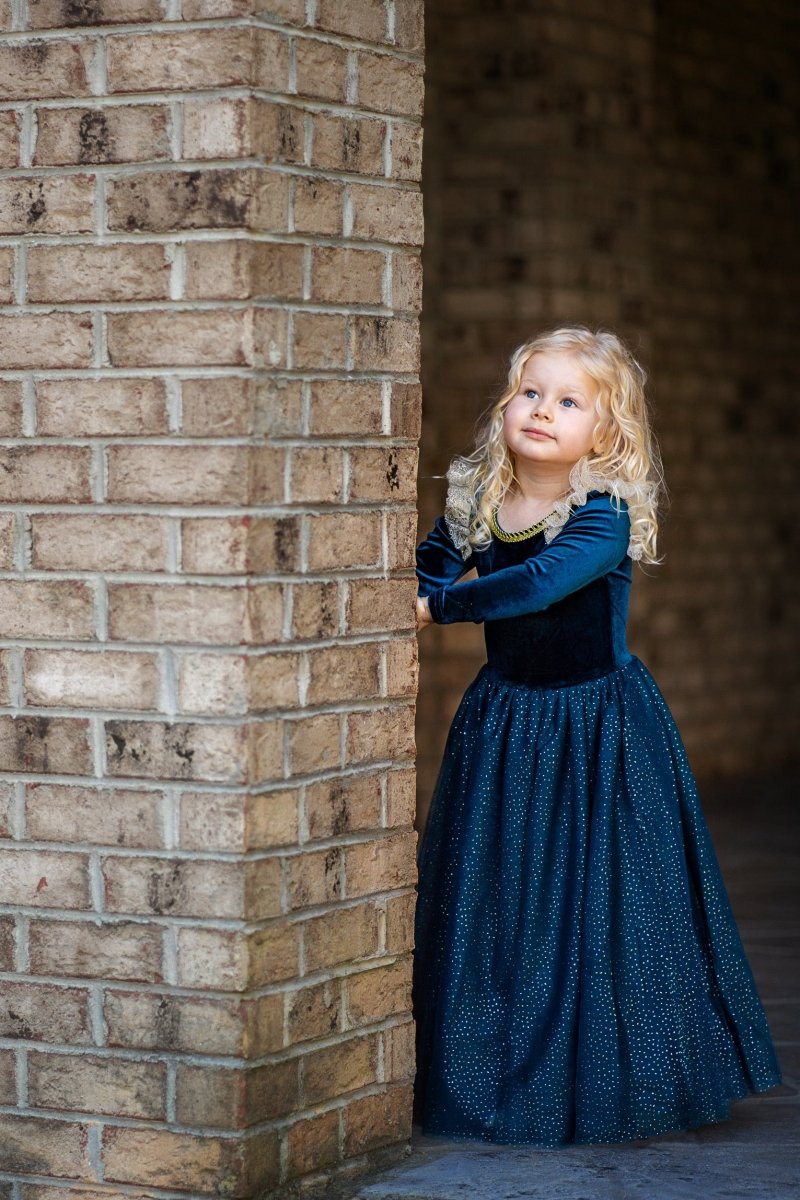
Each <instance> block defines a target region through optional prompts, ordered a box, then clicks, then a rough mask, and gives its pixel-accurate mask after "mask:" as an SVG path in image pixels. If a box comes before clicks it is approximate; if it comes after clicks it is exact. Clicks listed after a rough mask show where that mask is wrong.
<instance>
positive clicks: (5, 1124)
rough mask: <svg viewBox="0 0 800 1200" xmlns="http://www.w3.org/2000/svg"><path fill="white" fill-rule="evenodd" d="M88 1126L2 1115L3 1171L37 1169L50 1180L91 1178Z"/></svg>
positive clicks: (26, 1171)
mask: <svg viewBox="0 0 800 1200" xmlns="http://www.w3.org/2000/svg"><path fill="white" fill-rule="evenodd" d="M88 1139H89V1132H88V1126H87V1125H85V1124H82V1123H81V1122H79V1121H56V1120H53V1121H50V1120H47V1119H46V1118H45V1117H40V1116H37V1117H15V1116H13V1115H8V1114H6V1113H3V1114H2V1115H0V1144H2V1146H3V1170H4V1171H7V1172H8V1171H15V1172H25V1173H26V1174H27V1173H28V1172H29V1171H30V1165H31V1163H32V1162H35V1163H36V1170H37V1171H39V1172H41V1173H42V1174H44V1175H48V1176H51V1177H55V1176H58V1177H63V1178H65V1179H66V1178H68V1179H75V1180H77V1179H90V1178H91V1175H92V1168H91V1165H90V1160H89V1151H88Z"/></svg>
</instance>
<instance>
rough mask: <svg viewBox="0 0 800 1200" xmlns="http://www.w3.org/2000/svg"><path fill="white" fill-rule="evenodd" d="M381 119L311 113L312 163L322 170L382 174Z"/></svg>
mask: <svg viewBox="0 0 800 1200" xmlns="http://www.w3.org/2000/svg"><path fill="white" fill-rule="evenodd" d="M385 137H386V124H385V122H384V121H375V120H365V119H360V118H357V117H341V116H338V115H336V114H333V113H315V114H314V139H313V142H312V151H311V164H310V165H311V166H312V167H316V168H317V169H318V170H321V171H348V172H352V173H354V174H362V175H383V173H384V171H383V145H384V140H385Z"/></svg>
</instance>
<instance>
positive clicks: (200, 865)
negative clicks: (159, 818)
mask: <svg viewBox="0 0 800 1200" xmlns="http://www.w3.org/2000/svg"><path fill="white" fill-rule="evenodd" d="M102 870H103V879H104V888H105V890H104V898H105V904H106V908H107V909H108V911H109V912H118V913H147V914H149V913H156V914H158V915H159V916H175V917H207V918H218V919H223V918H225V919H230V920H236V919H240V920H246V919H248V918H249V917H250V916H251V915H258V916H259V917H261V918H265V917H272V916H278V915H280V911H281V906H280V900H281V864H280V861H279V860H278V859H277V858H270V859H262V860H261V861H258V862H249V863H243V864H242V863H236V862H213V861H211V860H209V859H203V860H201V861H199V862H192V861H191V860H189V859H175V858H172V859H168V858H161V859H159V858H150V857H148V858H138V859H137V858H133V857H130V856H127V857H125V858H114V857H113V856H111V857H108V858H105V859H104V860H103V865H102ZM254 898H255V903H254ZM254 910H256V911H254Z"/></svg>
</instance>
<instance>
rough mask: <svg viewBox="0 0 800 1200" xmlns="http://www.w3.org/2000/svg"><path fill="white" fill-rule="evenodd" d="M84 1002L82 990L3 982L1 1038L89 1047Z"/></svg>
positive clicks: (0, 1011)
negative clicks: (28, 1039)
mask: <svg viewBox="0 0 800 1200" xmlns="http://www.w3.org/2000/svg"><path fill="white" fill-rule="evenodd" d="M88 1000H89V994H88V990H87V989H86V988H78V987H54V986H51V985H50V984H45V983H27V982H26V983H21V982H15V981H13V980H8V979H6V980H4V982H3V991H2V995H1V996H0V1030H2V1036H3V1037H9V1038H30V1039H31V1040H32V1041H36V1042H60V1043H63V1044H65V1045H68V1046H88V1045H91V1043H92V1034H91V1028H90V1022H89V1004H88Z"/></svg>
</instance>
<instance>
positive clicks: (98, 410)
mask: <svg viewBox="0 0 800 1200" xmlns="http://www.w3.org/2000/svg"><path fill="white" fill-rule="evenodd" d="M36 249H37V247H31V250H30V251H29V253H31V254H32V253H33V252H34V250H36ZM50 250H51V248H50V247H48V252H50ZM167 428H168V422H167V408H166V393H165V390H164V383H163V380H160V379H113V378H107V379H68V380H67V379H40V380H38V381H37V384H36V431H37V433H38V434H39V435H40V436H44V437H109V436H123V435H125V434H134V435H139V436H147V435H148V434H159V433H166V432H167Z"/></svg>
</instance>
